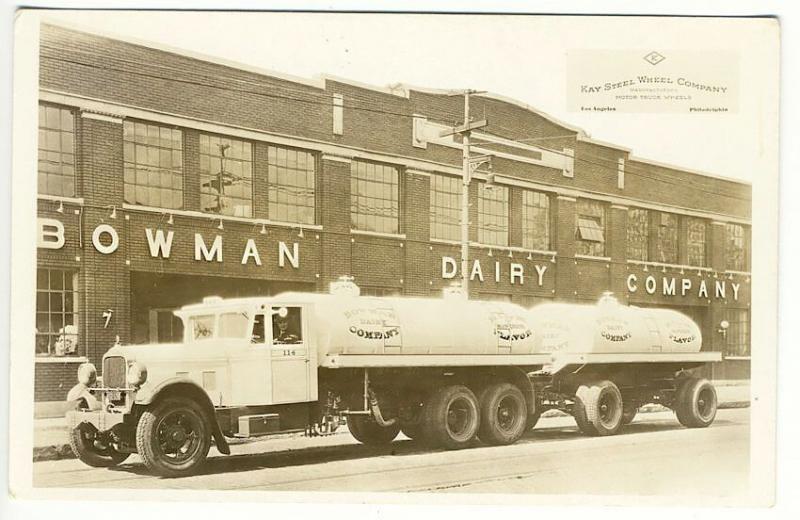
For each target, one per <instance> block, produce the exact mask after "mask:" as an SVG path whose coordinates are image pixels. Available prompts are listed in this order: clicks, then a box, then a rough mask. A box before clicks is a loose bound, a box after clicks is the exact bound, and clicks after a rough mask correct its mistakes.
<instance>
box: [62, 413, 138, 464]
mask: <svg viewBox="0 0 800 520" xmlns="http://www.w3.org/2000/svg"><path fill="white" fill-rule="evenodd" d="M69 446H70V448H72V453H74V454H75V456H76V457H78V459H79V460H80V461H81V462H83V463H84V464H86V465H87V466H92V467H93V468H110V467H113V466H116V465H118V464H121V463H122V462H123V461H125V459H127V458H128V456H129V454H128V453H122V452H120V451H117V450H116V449H115V448H114V446H112V445H111V444H106V443H104V442H102V441H101V440H100V439H98V432H97V429H96V428H95V427H94V426H92V425H91V424H88V423H82V424H79V425H78V426H76V427H75V428H73V429H72V431H70V433H69Z"/></svg>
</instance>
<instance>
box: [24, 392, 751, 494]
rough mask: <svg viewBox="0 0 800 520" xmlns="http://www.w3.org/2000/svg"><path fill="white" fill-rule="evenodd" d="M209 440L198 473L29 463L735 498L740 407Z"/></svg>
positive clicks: (409, 487)
mask: <svg viewBox="0 0 800 520" xmlns="http://www.w3.org/2000/svg"><path fill="white" fill-rule="evenodd" d="M232 452H233V454H232V455H230V456H222V455H219V454H218V453H217V452H216V451H215V450H214V449H213V448H212V452H211V454H210V458H209V460H208V462H207V463H206V465H205V466H204V467H203V470H202V471H201V472H200V474H197V475H193V476H191V477H185V478H179V479H163V478H158V477H154V476H152V475H149V474H148V473H147V470H146V468H145V467H144V466H143V465H142V463H141V461H140V459H139V458H138V456H135V455H132V456H131V457H130V458H129V459H128V460H127V461H126V462H125V463H123V464H122V465H121V466H119V467H117V468H113V469H95V468H90V467H87V466H85V465H84V464H82V463H81V462H79V461H77V460H52V461H43V462H37V463H34V465H33V473H34V482H33V483H34V486H36V487H83V488H150V489H218V490H260V491H265V490H267V491H273V490H274V491H374V492H381V491H392V492H403V491H437V492H468V493H482V492H490V493H542V494H564V493H569V494H636V495H683V496H687V497H688V496H695V497H711V496H713V497H724V496H737V495H742V494H743V493H745V492H746V490H747V486H748V474H749V409H748V408H738V409H727V410H720V411H719V412H718V414H717V419H716V421H715V422H714V424H712V425H711V426H710V427H709V428H706V429H686V428H683V427H681V426H680V425H679V424H678V422H677V420H676V419H675V416H674V414H673V413H672V412H654V413H646V414H639V415H638V416H637V418H636V420H635V421H634V422H633V423H632V424H631V425H629V426H628V427H627V428H625V429H624V430H623V432H622V433H621V434H619V435H617V436H613V437H585V436H583V435H582V434H580V433H579V432H578V430H577V428H576V427H575V423H574V420H573V419H572V418H571V417H552V418H543V419H542V420H541V421H540V423H539V425H537V427H536V428H535V429H534V430H533V431H531V432H529V433H528V434H526V435H525V436H524V437H523V438H522V439H521V440H520V441H519V442H517V443H516V444H514V445H511V446H502V447H489V446H484V445H481V444H480V443H477V442H476V445H475V447H474V448H471V449H466V450H460V451H443V450H435V449H431V448H428V447H425V446H423V445H420V444H419V443H416V442H414V441H410V440H407V439H405V438H404V437H402V436H401V437H399V438H398V440H396V441H395V442H394V443H392V444H391V445H390V446H387V447H380V448H374V447H367V446H363V445H360V444H358V443H356V442H355V441H354V440H353V438H352V437H351V436H350V435H349V434H347V432H346V430H345V431H344V432H341V433H337V434H334V435H331V436H328V437H319V438H306V437H298V436H283V437H278V438H270V439H269V440H262V441H259V442H249V443H243V444H238V445H234V446H232Z"/></svg>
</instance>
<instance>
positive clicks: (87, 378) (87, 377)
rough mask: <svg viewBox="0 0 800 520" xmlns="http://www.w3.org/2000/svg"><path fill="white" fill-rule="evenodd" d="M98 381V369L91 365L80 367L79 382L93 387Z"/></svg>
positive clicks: (84, 364)
mask: <svg viewBox="0 0 800 520" xmlns="http://www.w3.org/2000/svg"><path fill="white" fill-rule="evenodd" d="M95 381H97V369H96V368H95V367H94V365H93V364H91V363H82V364H81V366H79V367H78V382H79V383H80V384H82V385H86V386H91V385H93V384H94V383H95Z"/></svg>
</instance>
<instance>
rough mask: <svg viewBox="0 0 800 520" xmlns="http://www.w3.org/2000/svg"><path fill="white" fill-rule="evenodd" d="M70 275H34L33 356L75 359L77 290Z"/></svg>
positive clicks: (51, 271) (42, 271)
mask: <svg viewBox="0 0 800 520" xmlns="http://www.w3.org/2000/svg"><path fill="white" fill-rule="evenodd" d="M77 285H78V284H77V274H76V273H75V272H74V271H64V270H60V269H38V270H37V271H36V355H37V356H70V355H78V286H77Z"/></svg>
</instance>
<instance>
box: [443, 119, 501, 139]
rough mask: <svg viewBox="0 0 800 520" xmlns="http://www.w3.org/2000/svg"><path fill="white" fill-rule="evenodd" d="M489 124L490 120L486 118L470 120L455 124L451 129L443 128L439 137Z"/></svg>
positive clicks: (462, 132)
mask: <svg viewBox="0 0 800 520" xmlns="http://www.w3.org/2000/svg"><path fill="white" fill-rule="evenodd" d="M488 125H489V121H487V120H486V119H481V120H480V121H469V122H467V123H464V124H462V125H458V126H455V127H453V128H451V129H449V130H442V131H441V132H439V137H447V136H450V135H455V134H464V133H466V132H471V131H473V130H477V129H478V128H484V127H486V126H488Z"/></svg>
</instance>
